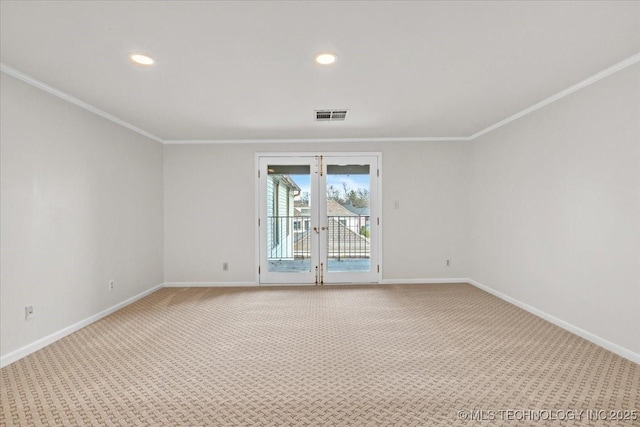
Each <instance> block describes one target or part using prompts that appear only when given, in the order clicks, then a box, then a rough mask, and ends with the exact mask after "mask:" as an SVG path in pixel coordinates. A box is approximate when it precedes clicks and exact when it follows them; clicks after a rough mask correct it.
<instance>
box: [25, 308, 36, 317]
mask: <svg viewBox="0 0 640 427" xmlns="http://www.w3.org/2000/svg"><path fill="white" fill-rule="evenodd" d="M35 316H36V315H35V314H34V313H33V306H32V305H28V306H26V307H25V308H24V320H31V319H33V318H34V317H35Z"/></svg>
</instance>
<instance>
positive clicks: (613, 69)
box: [0, 52, 640, 145]
mask: <svg viewBox="0 0 640 427" xmlns="http://www.w3.org/2000/svg"><path fill="white" fill-rule="evenodd" d="M638 62H640V52H639V53H636V54H634V55H632V56H630V57H628V58H627V59H625V60H623V61H620V62H618V63H617V64H614V65H612V66H610V67H608V68H606V69H604V70H602V71H600V72H598V73H596V74H594V75H592V76H591V77H587V78H586V79H584V80H582V81H580V82H578V83H576V84H574V85H572V86H570V87H568V88H566V89H564V90H562V91H560V92H558V93H556V94H555V95H552V96H550V97H548V98H545V99H543V100H542V101H540V102H538V103H536V104H533V105H532V106H530V107H528V108H525V109H524V110H522V111H520V112H518V113H516V114H513V115H511V116H509V117H507V118H506V119H503V120H500V121H499V122H497V123H495V124H493V125H491V126H488V127H486V128H484V129H482V130H481V131H479V132H476V133H474V134H473V135H470V136H442V137H428V136H425V137H399V138H289V139H277V138H276V139H162V138H160V137H158V136H156V135H154V134H152V133H150V132H147V131H146V130H144V129H141V128H139V127H137V126H134V125H132V124H131V123H129V122H126V121H124V120H122V119H120V118H118V117H115V116H113V115H111V114H109V113H107V112H105V111H102V110H100V109H99V108H97V107H94V106H93V105H91V104H88V103H86V102H84V101H82V100H80V99H78V98H76V97H74V96H72V95H69V94H68V93H66V92H63V91H61V90H58V89H56V88H54V87H52V86H50V85H48V84H46V83H44V82H41V81H40V80H37V79H34V78H33V77H31V76H28V75H27V74H24V73H22V72H21V71H18V70H16V69H15V68H12V67H10V66H8V65H6V64H4V63H2V62H0V71H1V72H3V73H5V74H8V75H10V76H12V77H15V78H16V79H18V80H21V81H23V82H24V83H27V84H29V85H31V86H34V87H37V88H39V89H41V90H44V91H45V92H48V93H50V94H52V95H54V96H57V97H58V98H61V99H64V100H65V101H68V102H70V103H72V104H75V105H77V106H78V107H80V108H84V109H85V110H87V111H90V112H92V113H94V114H97V115H98V116H100V117H103V118H105V119H107V120H110V121H112V122H114V123H116V124H119V125H120V126H123V127H125V128H127V129H130V130H132V131H134V132H137V133H139V134H140V135H143V136H146V137H147V138H150V139H152V140H154V141H157V142H160V143H162V144H175V145H178V144H278V143H288V144H291V143H328V142H338V143H349V142H356V143H357V142H384V143H386V142H395V143H398V142H436V141H473V140H475V139H476V138H479V137H480V136H483V135H486V134H488V133H489V132H492V131H494V130H496V129H498V128H501V127H502V126H505V125H507V124H509V123H511V122H514V121H516V120H518V119H520V118H522V117H524V116H526V115H527V114H530V113H533V112H534V111H536V110H539V109H541V108H543V107H545V106H547V105H549V104H552V103H554V102H556V101H558V100H560V99H562V98H564V97H566V96H569V95H571V94H572V93H574V92H577V91H579V90H580V89H583V88H585V87H587V86H589V85H592V84H593V83H595V82H597V81H600V80H602V79H604V78H606V77H608V76H610V75H612V74H614V73H617V72H618V71H621V70H624V69H625V68H627V67H629V66H631V65H634V64H637V63H638Z"/></svg>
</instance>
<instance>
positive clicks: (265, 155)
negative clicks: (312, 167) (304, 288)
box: [254, 151, 383, 286]
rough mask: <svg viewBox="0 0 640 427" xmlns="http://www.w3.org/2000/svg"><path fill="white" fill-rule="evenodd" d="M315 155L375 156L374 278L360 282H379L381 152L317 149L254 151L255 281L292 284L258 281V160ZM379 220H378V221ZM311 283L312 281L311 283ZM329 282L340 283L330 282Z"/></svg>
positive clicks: (259, 203)
mask: <svg viewBox="0 0 640 427" xmlns="http://www.w3.org/2000/svg"><path fill="white" fill-rule="evenodd" d="M315 156H323V157H376V158H377V170H376V171H372V172H371V173H372V174H375V175H376V178H377V179H375V180H374V182H375V185H376V194H377V197H376V199H377V200H375V201H372V203H375V205H376V206H375V211H376V213H377V214H376V218H375V226H376V227H377V228H378V238H377V239H376V242H375V252H376V254H377V258H378V259H377V261H376V260H373V259H372V269H373V270H374V271H375V274H373V275H371V276H370V277H375V280H373V281H366V282H362V284H371V283H378V284H379V283H381V282H382V240H383V220H382V213H383V212H382V176H383V173H382V152H379V151H375V152H351V151H349V152H319V151H307V152H268V153H264V152H256V153H255V168H254V174H255V175H254V179H255V189H254V192H255V197H254V201H255V208H254V212H255V218H254V229H255V233H254V234H255V245H254V251H255V260H256V266H255V278H256V283H257V284H258V285H260V286H274V285H286V286H292V284H291V283H281V284H279V283H268V284H267V283H261V281H260V276H261V274H260V270H259V268H260V263H261V251H260V244H261V228H260V227H259V226H258V223H259V221H260V217H261V213H262V206H261V188H260V184H261V181H260V177H259V171H260V162H261V159H262V158H269V157H273V158H276V157H280V158H286V157H291V158H295V157H315ZM372 184H373V183H372ZM378 218H379V220H378ZM371 221H372V222H373V221H374V219H373V218H372V219H371ZM378 221H379V222H378ZM373 250H374V248H372V251H373ZM377 266H379V269H378V268H377ZM262 268H266V266H263V267H262ZM345 283H348V284H351V285H353V284H359V283H353V282H345ZM311 284H313V283H311ZM331 284H340V283H331ZM299 285H305V283H300V284H299ZM327 285H330V283H327Z"/></svg>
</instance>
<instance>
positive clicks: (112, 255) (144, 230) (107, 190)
mask: <svg viewBox="0 0 640 427" xmlns="http://www.w3.org/2000/svg"><path fill="white" fill-rule="evenodd" d="M0 88H1V90H0V96H1V112H2V114H1V124H0V129H1V133H0V143H1V187H0V191H1V192H0V195H1V212H0V216H1V233H2V242H1V258H0V262H1V273H0V300H1V303H0V304H1V305H0V308H1V310H0V315H1V317H0V319H1V323H0V328H1V329H0V348H1V354H2V356H6V355H7V354H9V353H12V352H14V351H16V350H19V349H22V348H24V347H25V346H28V345H30V344H32V343H34V342H36V341H37V340H40V339H42V338H44V337H47V336H49V335H50V334H53V333H56V332H58V331H61V330H63V329H64V328H67V327H69V326H71V325H73V324H75V323H77V322H80V321H82V320H84V319H87V318H88V317H90V316H93V315H96V314H97V313H99V312H101V311H103V310H105V309H107V308H109V307H112V306H114V305H116V304H118V303H120V302H122V301H124V300H126V299H128V298H131V297H133V296H135V295H137V294H140V293H141V292H143V291H146V290H148V289H150V288H152V287H154V286H156V285H159V284H161V283H162V282H163V278H162V275H163V265H162V262H163V258H162V251H163V236H162V233H163V210H162V209H163V204H162V197H163V192H162V185H163V183H162V179H163V175H162V145H161V144H159V143H157V142H154V141H151V140H149V139H147V138H145V137H142V136H140V135H138V134H136V133H133V132H131V131H129V130H127V129H125V128H123V127H121V126H119V125H116V124H114V123H112V122H110V121H107V120H105V119H103V118H100V117H99V116H97V115H95V114H92V113H89V112H87V111H85V110H83V109H80V108H78V107H76V106H74V105H73V104H70V103H68V102H65V101H63V100H61V99H59V98H57V97H54V96H52V95H49V94H47V93H45V92H43V91H41V90H39V89H36V88H34V87H31V86H28V85H26V84H24V83H22V82H20V81H18V80H16V79H14V78H13V77H9V76H7V75H6V74H4V73H2V74H1V81H0ZM111 279H113V280H115V290H114V291H113V292H109V291H108V285H107V284H108V281H109V280H111ZM26 305H33V307H34V311H35V319H33V320H30V321H25V319H24V307H25V306H26Z"/></svg>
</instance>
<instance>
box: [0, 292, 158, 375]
mask: <svg viewBox="0 0 640 427" xmlns="http://www.w3.org/2000/svg"><path fill="white" fill-rule="evenodd" d="M160 288H162V284H160V285H157V286H154V287H153V288H151V289H149V290H146V291H144V292H142V293H139V294H138V295H135V296H133V297H131V298H129V299H126V300H124V301H122V302H120V303H118V304H116V305H114V306H112V307H109V308H107V309H106V310H103V311H101V312H99V313H97V314H94V315H93V316H89V317H87V318H86V319H84V320H81V321H79V322H77V323H74V324H73V325H71V326H67V327H66V328H64V329H61V330H59V331H57V332H54V333H52V334H51V335H48V336H46V337H44V338H41V339H39V340H37V341H35V342H32V343H31V344H27V345H25V346H24V347H21V348H19V349H17V350H14V351H12V352H11V353H8V354H6V355H4V356H2V357H0V368H4V367H5V366H7V365H9V364H11V363H13V362H15V361H17V360H19V359H22V358H23V357H25V356H28V355H29V354H31V353H33V352H35V351H38V350H40V349H41V348H43V347H46V346H48V345H49V344H52V343H54V342H56V341H58V340H59V339H61V338H64V337H66V336H67V335H69V334H72V333H73V332H76V331H78V330H80V329H82V328H84V327H85V326H88V325H90V324H92V323H93V322H95V321H97V320H100V319H102V318H103V317H106V316H108V315H110V314H111V313H114V312H116V311H118V310H120V309H121V308H124V307H126V306H127V305H129V304H131V303H133V302H135V301H137V300H139V299H141V298H144V297H146V296H147V295H150V294H152V293H154V292H155V291H157V290H158V289H160Z"/></svg>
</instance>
